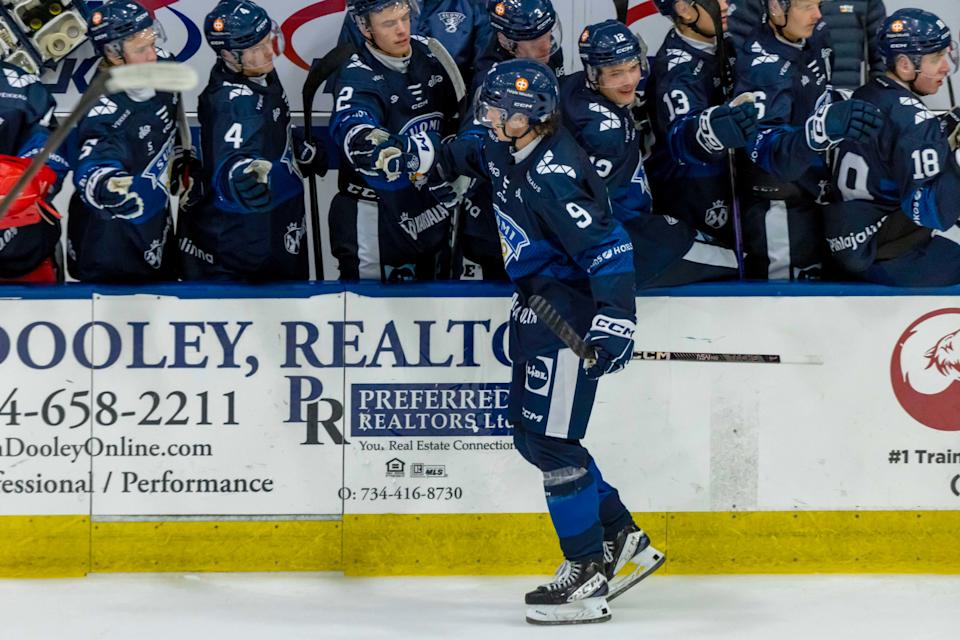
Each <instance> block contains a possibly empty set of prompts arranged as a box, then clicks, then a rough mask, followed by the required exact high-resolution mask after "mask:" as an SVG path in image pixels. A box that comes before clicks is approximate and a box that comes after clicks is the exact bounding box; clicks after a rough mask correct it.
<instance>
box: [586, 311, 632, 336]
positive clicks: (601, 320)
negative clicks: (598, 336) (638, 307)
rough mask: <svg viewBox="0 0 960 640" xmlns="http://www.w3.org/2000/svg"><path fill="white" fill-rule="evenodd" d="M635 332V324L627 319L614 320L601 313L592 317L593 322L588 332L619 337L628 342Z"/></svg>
mask: <svg viewBox="0 0 960 640" xmlns="http://www.w3.org/2000/svg"><path fill="white" fill-rule="evenodd" d="M636 330H637V323H636V322H634V321H632V320H630V319H628V318H614V317H612V316H608V315H604V314H602V313H598V314H597V315H595V316H593V322H592V323H591V324H590V331H598V332H600V333H606V334H609V335H614V336H620V337H622V338H627V339H629V340H632V339H633V334H634V333H635V332H636Z"/></svg>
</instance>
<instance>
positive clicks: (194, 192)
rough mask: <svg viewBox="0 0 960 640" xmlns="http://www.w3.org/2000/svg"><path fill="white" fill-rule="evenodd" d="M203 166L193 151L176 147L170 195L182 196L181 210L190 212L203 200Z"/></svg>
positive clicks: (172, 165) (172, 164)
mask: <svg viewBox="0 0 960 640" xmlns="http://www.w3.org/2000/svg"><path fill="white" fill-rule="evenodd" d="M202 174H203V165H202V164H201V163H200V160H199V159H197V157H196V156H195V155H194V153H193V149H184V148H183V147H176V148H175V149H174V150H173V161H172V162H171V164H170V195H172V196H176V195H179V196H180V210H181V211H189V210H190V209H192V208H193V207H195V206H196V205H197V204H199V202H200V200H202V199H203V194H204V187H203V175H202Z"/></svg>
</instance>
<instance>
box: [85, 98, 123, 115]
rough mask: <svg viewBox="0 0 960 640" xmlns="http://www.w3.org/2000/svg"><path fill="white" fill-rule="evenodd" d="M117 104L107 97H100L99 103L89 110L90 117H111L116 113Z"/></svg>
mask: <svg viewBox="0 0 960 640" xmlns="http://www.w3.org/2000/svg"><path fill="white" fill-rule="evenodd" d="M117 109H118V107H117V103H116V102H114V101H113V100H111V99H110V98H108V97H107V96H100V102H99V104H97V105H96V106H95V107H93V108H92V109H90V115H91V116H112V115H113V114H115V113H116V112H117Z"/></svg>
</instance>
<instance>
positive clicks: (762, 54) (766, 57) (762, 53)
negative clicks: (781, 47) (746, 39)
mask: <svg viewBox="0 0 960 640" xmlns="http://www.w3.org/2000/svg"><path fill="white" fill-rule="evenodd" d="M750 51H751V53H756V54H758V55H757V57H756V58H754V59H753V62H752V63H750V66H752V67H756V66H758V65H761V64H773V63H775V62H780V56H778V55H777V54H775V53H767V51H766V50H765V49H764V48H763V46H762V45H761V44H760V43H759V42H754V43H753V44H752V45H750Z"/></svg>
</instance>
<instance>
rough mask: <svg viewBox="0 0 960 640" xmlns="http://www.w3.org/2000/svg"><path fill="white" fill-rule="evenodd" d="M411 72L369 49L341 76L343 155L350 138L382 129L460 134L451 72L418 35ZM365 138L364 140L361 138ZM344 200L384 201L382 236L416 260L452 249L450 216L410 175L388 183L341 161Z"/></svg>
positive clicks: (338, 101)
mask: <svg viewBox="0 0 960 640" xmlns="http://www.w3.org/2000/svg"><path fill="white" fill-rule="evenodd" d="M410 44H411V47H412V50H413V51H412V54H411V58H410V62H409V66H408V67H407V71H406V73H401V72H400V71H397V70H396V69H393V68H389V67H387V66H386V65H384V64H383V63H382V62H380V60H378V59H377V58H376V56H374V55H373V53H371V52H370V50H369V49H368V48H367V47H366V46H364V47H361V48H360V50H359V51H358V53H356V54H354V56H353V57H352V58H350V60H349V61H348V62H347V64H346V66H345V67H344V68H342V69H341V70H340V74H339V76H338V78H337V83H336V91H335V96H334V99H335V105H334V113H333V116H332V117H331V120H330V132H331V135H332V136H333V138H334V140H336V142H337V145H338V146H339V147H340V149H341V150H342V151H343V150H344V149H345V148H346V147H345V142H346V140H347V139H348V137H352V136H353V135H364V134H363V133H362V131H363V130H364V129H369V128H378V129H384V130H386V131H389V132H390V133H393V134H396V135H399V136H401V137H404V136H409V135H412V134H415V133H421V132H427V131H433V132H437V133H439V134H440V135H441V136H448V135H452V134H454V133H455V132H456V130H457V120H456V117H455V116H456V114H457V98H456V94H455V92H454V91H453V87H452V85H451V83H450V80H449V79H448V78H447V76H446V72H445V70H444V68H443V66H442V65H441V64H440V62H439V61H438V60H437V59H436V57H435V56H434V55H433V54H432V53H431V52H430V49H429V48H428V47H427V45H426V43H425V41H424V40H423V39H422V38H419V37H418V36H414V37H413V38H412V39H411V41H410ZM358 132H359V133H358ZM339 184H340V191H341V193H345V194H350V195H351V196H352V197H356V198H365V199H376V200H378V201H379V210H380V218H381V222H382V223H386V225H385V227H383V232H385V233H387V234H388V235H389V238H390V241H391V242H393V243H394V245H395V246H397V247H402V248H403V250H404V252H406V253H408V254H409V255H411V256H413V255H418V254H421V253H422V252H425V251H434V250H436V248H437V247H439V246H440V245H441V244H443V243H444V242H446V237H447V232H448V230H449V226H450V212H449V210H447V209H446V208H445V207H443V205H441V204H439V203H438V202H437V200H436V198H435V197H434V196H433V195H432V194H431V193H430V192H429V190H427V189H426V188H425V186H424V185H422V184H419V185H418V184H414V183H413V182H411V180H410V177H409V175H408V174H404V175H402V176H401V177H399V178H398V179H396V180H393V181H389V180H387V178H386V176H384V175H383V174H382V173H378V174H377V175H370V174H361V173H360V172H358V171H357V170H356V169H355V168H354V166H353V165H352V164H351V163H350V161H349V159H348V158H345V159H344V160H343V162H341V167H340V175H339Z"/></svg>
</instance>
